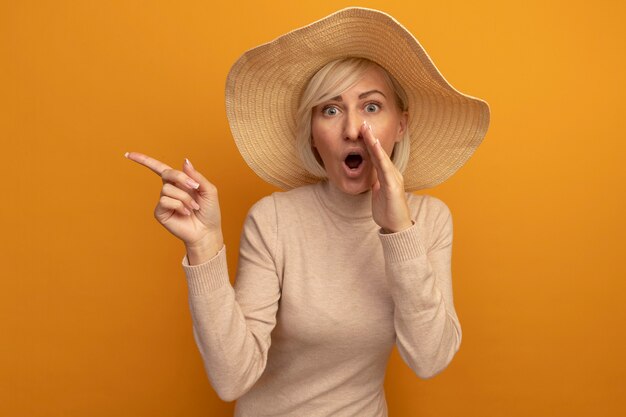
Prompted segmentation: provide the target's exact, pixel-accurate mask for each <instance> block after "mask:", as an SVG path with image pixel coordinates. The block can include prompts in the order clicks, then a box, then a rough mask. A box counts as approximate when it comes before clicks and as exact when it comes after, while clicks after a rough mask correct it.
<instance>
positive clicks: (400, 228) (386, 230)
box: [381, 220, 415, 235]
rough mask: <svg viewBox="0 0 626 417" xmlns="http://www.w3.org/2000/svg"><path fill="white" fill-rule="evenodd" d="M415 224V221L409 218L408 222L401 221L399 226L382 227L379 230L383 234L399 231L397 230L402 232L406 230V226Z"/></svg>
mask: <svg viewBox="0 0 626 417" xmlns="http://www.w3.org/2000/svg"><path fill="white" fill-rule="evenodd" d="M414 224H415V222H414V221H413V220H409V222H408V223H406V222H405V223H403V224H402V225H399V226H394V227H389V228H388V227H382V228H381V231H382V233H383V234H384V235H387V234H391V233H399V232H403V231H405V230H407V229H408V228H410V227H411V226H413V225H414Z"/></svg>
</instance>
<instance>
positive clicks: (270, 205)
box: [248, 185, 315, 220]
mask: <svg viewBox="0 0 626 417" xmlns="http://www.w3.org/2000/svg"><path fill="white" fill-rule="evenodd" d="M314 198H315V191H314V185H305V186H301V187H297V188H294V189H291V190H289V191H277V192H274V193H272V194H270V195H268V196H265V197H263V198H261V199H260V200H258V201H257V202H256V203H254V204H253V205H252V207H251V208H250V210H249V212H248V217H254V218H265V219H268V220H269V219H275V218H276V217H277V216H279V215H280V214H281V213H283V214H288V213H293V212H294V210H295V209H297V208H298V207H304V208H306V207H310V205H311V201H312V199H314Z"/></svg>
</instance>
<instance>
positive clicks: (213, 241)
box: [127, 8, 489, 416]
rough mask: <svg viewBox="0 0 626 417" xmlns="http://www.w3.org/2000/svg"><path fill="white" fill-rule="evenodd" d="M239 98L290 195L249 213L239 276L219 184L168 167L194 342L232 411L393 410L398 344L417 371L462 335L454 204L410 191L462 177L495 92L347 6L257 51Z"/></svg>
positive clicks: (238, 82) (232, 91)
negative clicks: (392, 365)
mask: <svg viewBox="0 0 626 417" xmlns="http://www.w3.org/2000/svg"><path fill="white" fill-rule="evenodd" d="M226 104H227V113H228V117H229V122H230V125H231V130H232V132H233V136H234V138H235V141H236V142H237V145H238V147H239V150H240V152H241V153H242V155H243V156H244V159H246V161H247V163H248V164H249V165H250V166H251V168H252V169H253V170H254V171H255V172H256V173H257V174H259V175H260V176H261V177H262V178H264V179H265V180H266V181H268V182H270V183H272V184H275V185H277V186H279V187H281V188H283V189H286V190H288V191H286V192H280V193H274V194H272V195H271V196H268V197H265V198H263V199H261V200H260V201H259V202H257V203H256V204H255V205H254V206H253V207H252V208H251V209H250V212H249V214H248V217H247V218H246V221H245V224H244V229H243V233H242V238H241V244H240V256H239V265H238V270H237V278H236V281H235V286H234V288H233V287H232V286H231V285H230V281H229V278H228V272H227V270H226V269H227V268H226V256H225V248H224V243H223V239H222V231H221V226H220V211H219V204H218V199H217V191H216V189H215V187H214V186H213V185H212V184H211V183H210V182H209V181H208V180H207V179H206V178H205V177H204V176H203V175H202V174H201V173H199V172H198V171H196V170H195V169H194V168H193V166H192V165H191V163H190V162H189V161H188V160H186V162H185V164H184V166H183V169H182V171H178V170H175V169H172V168H170V167H169V166H167V165H165V164H163V163H162V162H159V161H157V160H154V159H152V158H149V157H147V156H145V155H142V154H138V153H130V154H127V156H128V157H129V158H130V159H132V160H135V161H137V162H139V163H141V164H143V165H145V166H147V167H148V168H150V169H152V170H153V171H154V172H156V173H157V174H158V175H160V176H161V177H162V179H163V183H164V185H163V188H162V192H161V199H160V200H159V203H158V205H157V207H156V210H155V216H156V218H157V220H158V221H159V222H160V223H162V224H163V225H164V226H165V227H166V228H167V229H168V230H169V231H170V232H172V233H173V234H174V235H175V236H177V237H178V238H180V239H181V240H183V242H184V243H185V247H186V250H187V254H186V256H185V257H184V258H183V268H184V271H185V273H186V276H187V282H188V286H189V301H190V308H191V313H192V319H193V330H194V337H195V339H196V342H197V345H198V348H199V350H200V353H201V355H202V358H203V360H204V364H205V368H206V371H207V374H208V377H209V379H210V381H211V383H212V385H213V387H214V388H215V390H216V391H217V393H218V395H219V396H220V397H221V398H222V399H224V400H227V401H232V400H235V399H238V401H237V405H236V411H235V414H236V415H237V416H252V415H254V416H258V415H272V416H313V415H315V416H386V415H387V406H386V402H385V395H384V390H383V381H384V375H385V369H386V365H387V361H388V358H389V355H390V353H391V350H392V348H393V346H394V344H396V345H397V347H398V350H399V352H400V354H401V356H402V358H403V359H404V361H405V362H406V363H407V364H408V366H410V367H411V369H412V370H413V371H414V372H415V373H416V374H417V375H418V376H420V377H422V378H429V377H432V376H434V375H435V374H437V373H439V372H440V371H442V370H443V369H444V368H445V367H446V366H447V365H448V363H449V362H450V361H451V359H452V357H453V356H454V354H455V353H456V351H457V350H458V348H459V345H460V342H461V328H460V325H459V321H458V318H457V315H456V312H455V310H454V305H453V300H452V284H451V276H450V275H451V274H450V261H451V250H452V219H451V215H450V212H449V210H448V208H447V206H446V205H445V204H444V203H443V202H441V201H440V200H438V199H436V198H434V197H430V196H427V195H413V194H410V193H407V192H406V191H410V190H416V189H421V188H425V187H429V186H434V185H436V184H438V183H440V182H442V181H444V180H445V179H447V178H448V177H449V176H451V175H452V174H453V173H454V172H455V171H456V170H458V168H459V167H460V166H462V165H463V163H465V161H466V160H467V159H468V158H469V157H470V156H471V154H472V153H473V151H474V150H475V148H476V147H477V146H478V145H479V144H480V142H481V141H482V139H483V137H484V135H485V132H486V129H487V126H488V121H489V109H488V106H487V104H486V103H485V102H483V101H481V100H478V99H475V98H472V97H469V96H466V95H463V94H461V93H459V92H457V91H456V90H454V89H453V88H452V87H451V86H450V85H449V84H448V83H447V82H446V81H445V80H444V79H443V77H442V76H441V75H440V74H439V72H438V71H437V69H436V68H435V67H434V65H433V64H432V62H431V61H430V59H429V58H428V56H427V55H426V54H425V52H424V51H423V49H422V48H421V46H420V45H419V43H418V42H417V41H416V40H415V38H413V36H412V35H411V34H410V33H409V32H407V31H406V30H405V29H404V28H403V27H402V26H401V25H400V24H399V23H397V22H396V21H395V20H394V19H393V18H391V17H390V16H388V15H386V14H384V13H381V12H378V11H374V10H369V9H362V8H349V9H345V10H341V11H339V12H337V13H335V14H333V15H330V16H328V17H326V18H324V19H322V20H320V21H318V22H315V23H313V24H311V25H309V26H306V27H304V28H301V29H298V30H296V31H293V32H290V33H288V34H286V35H283V36H282V37H280V38H278V39H277V40H275V41H273V42H271V43H269V44H265V45H261V46H259V47H257V48H254V49H253V50H251V51H248V52H247V53H246V54H244V55H243V56H242V57H241V58H240V59H239V60H238V61H237V63H235V65H234V66H233V68H232V69H231V71H230V73H229V77H228V80H227V87H226Z"/></svg>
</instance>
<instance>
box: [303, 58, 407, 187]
mask: <svg viewBox="0 0 626 417" xmlns="http://www.w3.org/2000/svg"><path fill="white" fill-rule="evenodd" d="M374 66H376V67H379V68H380V69H382V72H383V74H384V77H385V79H386V80H387V82H388V84H389V87H390V88H391V89H392V90H393V91H394V93H395V96H396V103H397V105H398V108H399V109H400V111H401V112H404V111H407V96H406V93H405V92H404V89H403V88H402V86H401V85H400V84H399V83H398V82H397V81H396V80H395V79H394V78H393V77H392V76H391V74H389V73H388V72H387V71H386V70H385V69H384V68H382V67H381V66H380V65H378V64H376V63H375V62H373V61H370V60H368V59H365V58H341V59H337V60H334V61H331V62H329V63H328V64H326V65H324V66H323V67H322V68H321V69H320V70H319V71H318V72H316V73H315V75H313V77H312V78H311V80H310V81H309V83H308V84H307V86H306V88H305V89H304V91H303V92H302V96H301V97H300V105H299V107H298V112H297V114H296V149H297V151H298V155H299V156H300V159H301V160H302V163H303V165H304V168H305V169H306V170H307V171H308V172H309V173H310V174H312V175H314V176H315V177H318V178H326V170H325V169H324V166H323V165H322V160H321V158H320V157H319V155H318V154H317V151H315V150H314V148H313V147H312V145H311V116H312V111H313V108H314V107H315V106H317V105H319V104H321V103H323V102H324V101H326V100H329V99H331V98H332V97H336V96H339V95H341V94H342V93H343V92H344V91H346V90H348V89H349V88H350V87H352V86H353V85H354V84H356V83H357V82H358V81H359V80H360V79H361V78H362V77H363V75H364V74H365V73H366V72H367V70H369V69H370V68H372V67H374ZM410 148H411V139H410V136H409V131H408V128H407V129H405V132H404V135H403V137H402V139H401V140H400V142H398V143H396V145H395V146H394V148H393V152H392V154H391V160H392V161H393V163H394V164H395V166H396V167H397V168H398V170H399V171H400V172H404V170H405V169H406V166H407V165H408V162H409V151H410Z"/></svg>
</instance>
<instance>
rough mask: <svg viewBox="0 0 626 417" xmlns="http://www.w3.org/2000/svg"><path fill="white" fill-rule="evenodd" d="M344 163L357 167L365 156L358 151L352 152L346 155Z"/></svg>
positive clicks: (353, 167) (349, 166)
mask: <svg viewBox="0 0 626 417" xmlns="http://www.w3.org/2000/svg"><path fill="white" fill-rule="evenodd" d="M344 163H345V164H346V165H347V166H348V168H350V169H357V168H358V167H359V166H360V165H361V164H362V163H363V157H362V156H361V155H359V154H358V153H356V152H351V153H349V154H348V156H346V159H345V160H344Z"/></svg>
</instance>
